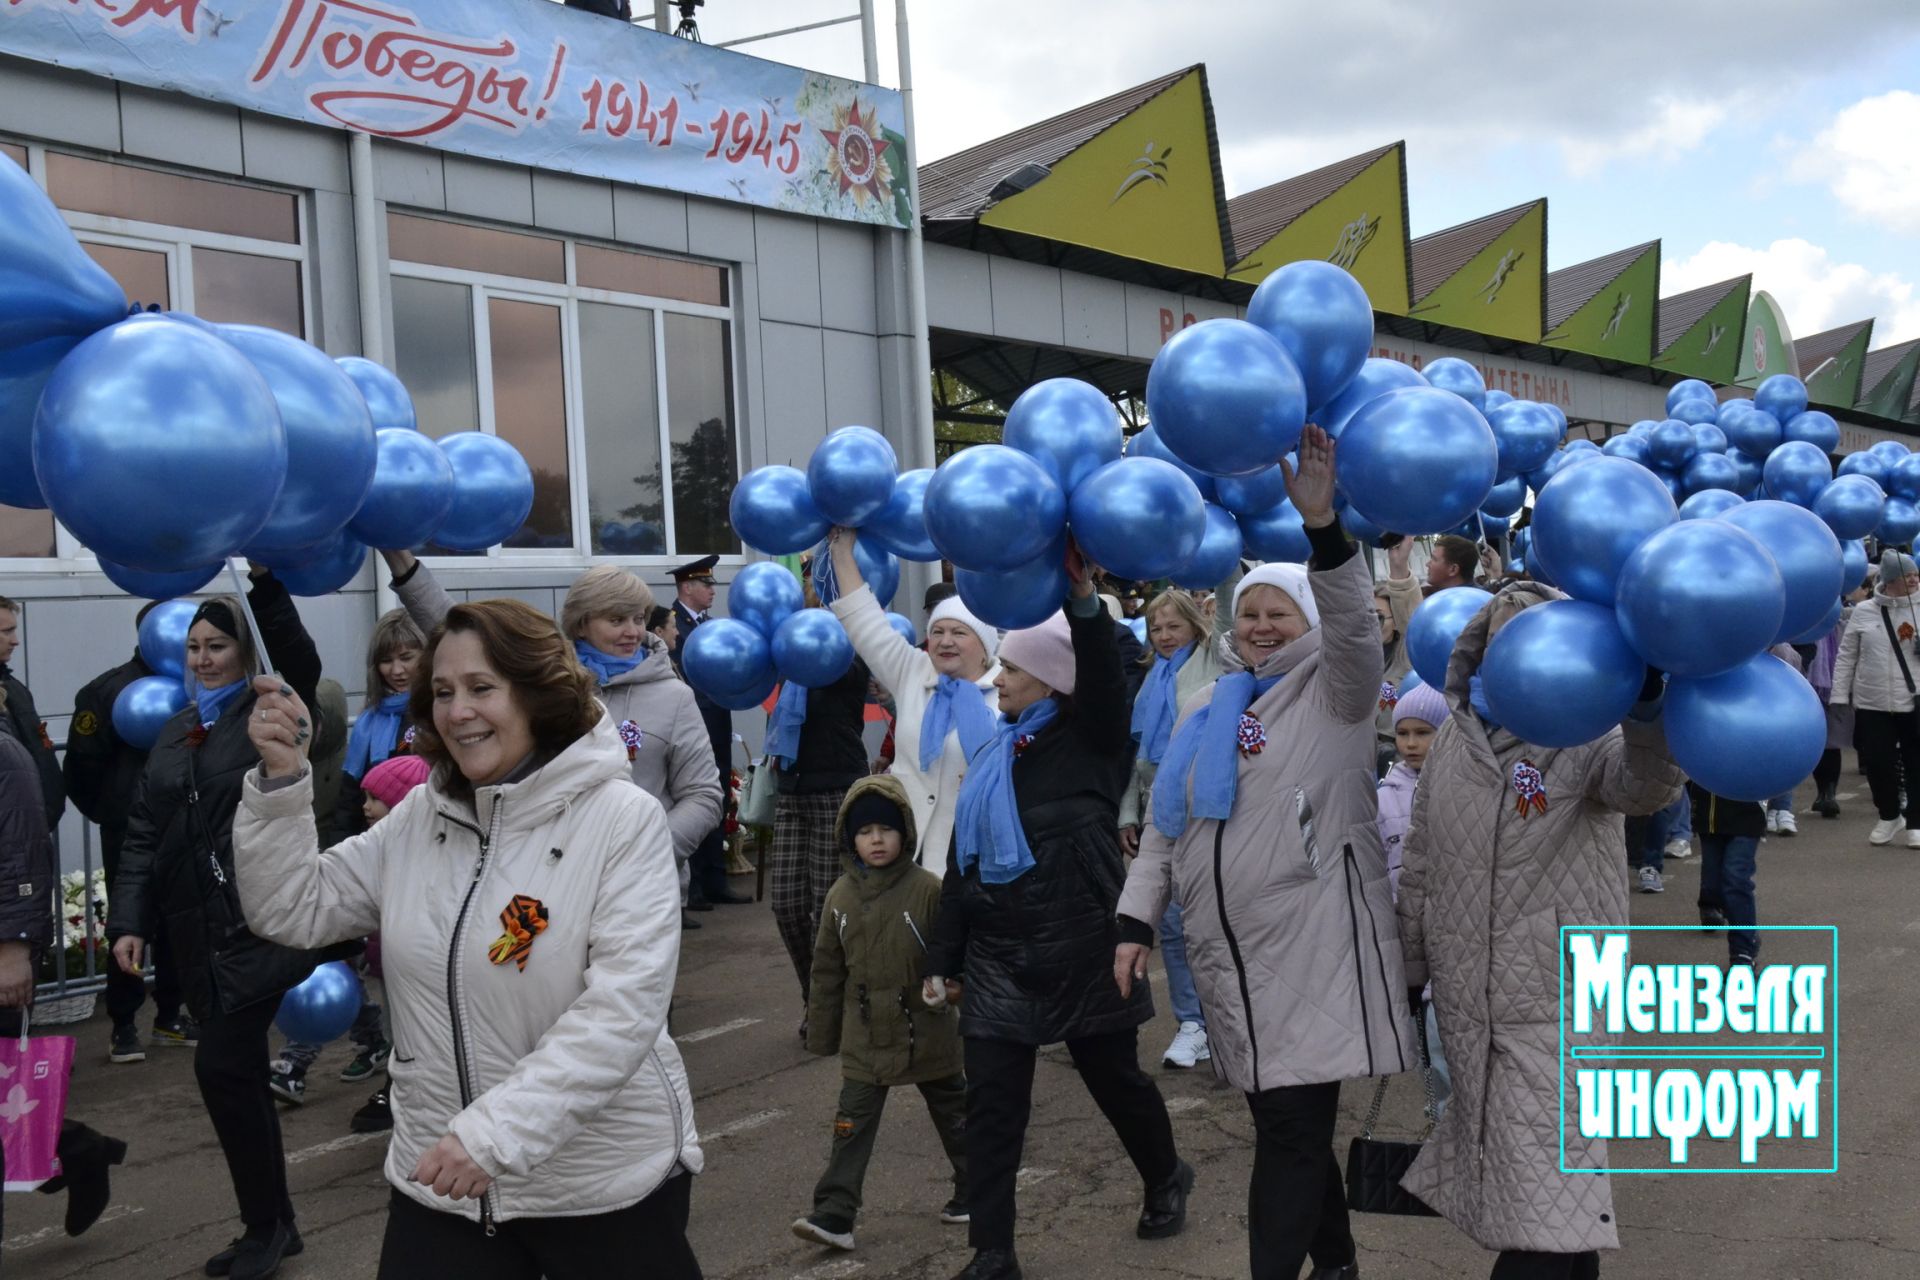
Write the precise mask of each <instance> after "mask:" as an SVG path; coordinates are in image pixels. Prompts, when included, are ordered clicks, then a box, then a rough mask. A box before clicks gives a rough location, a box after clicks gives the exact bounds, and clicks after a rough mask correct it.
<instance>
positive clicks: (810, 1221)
mask: <svg viewBox="0 0 1920 1280" xmlns="http://www.w3.org/2000/svg"><path fill="white" fill-rule="evenodd" d="M839 1225H840V1224H839V1223H836V1222H827V1221H824V1220H822V1219H820V1218H817V1217H815V1216H814V1215H812V1214H808V1215H807V1216H806V1217H804V1218H795V1219H794V1220H793V1234H795V1235H796V1236H799V1237H800V1238H801V1239H802V1240H811V1241H813V1242H814V1243H815V1244H824V1245H827V1246H829V1247H831V1248H834V1249H852V1248H853V1228H852V1227H851V1226H849V1227H848V1228H847V1229H846V1230H845V1231H842V1230H840V1229H839Z"/></svg>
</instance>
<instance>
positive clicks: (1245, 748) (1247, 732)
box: [1239, 711, 1267, 756]
mask: <svg viewBox="0 0 1920 1280" xmlns="http://www.w3.org/2000/svg"><path fill="white" fill-rule="evenodd" d="M1239 737H1240V754H1241V755H1244V756H1257V755H1259V754H1260V753H1261V752H1262V751H1264V750H1266V748H1267V726H1265V725H1263V724H1261V723H1260V720H1259V717H1257V716H1255V715H1254V714H1253V712H1251V711H1243V712H1241V713H1240V733H1239Z"/></svg>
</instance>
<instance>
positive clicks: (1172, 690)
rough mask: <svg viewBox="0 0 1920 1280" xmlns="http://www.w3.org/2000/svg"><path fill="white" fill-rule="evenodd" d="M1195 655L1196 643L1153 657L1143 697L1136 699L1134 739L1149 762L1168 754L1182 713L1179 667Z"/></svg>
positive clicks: (1141, 692)
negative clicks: (1194, 646)
mask: <svg viewBox="0 0 1920 1280" xmlns="http://www.w3.org/2000/svg"><path fill="white" fill-rule="evenodd" d="M1192 656H1193V646H1192V645H1186V646H1184V647H1182V648H1181V649H1180V650H1179V651H1178V652H1176V653H1175V654H1174V655H1173V656H1172V657H1171V658H1156V659H1154V663H1153V670H1151V671H1149V672H1148V673H1147V680H1146V683H1145V684H1143V685H1141V686H1140V696H1139V697H1137V698H1135V699H1134V700H1133V740H1134V741H1135V742H1137V743H1139V744H1140V758H1141V759H1142V760H1145V761H1146V762H1147V763H1148V764H1159V763H1160V759H1161V757H1163V756H1165V755H1166V754H1167V743H1169V742H1170V741H1172V739H1173V722H1174V721H1175V720H1176V719H1177V718H1179V715H1180V700H1179V698H1178V696H1177V694H1178V692H1179V690H1178V688H1177V686H1178V685H1179V683H1180V669H1181V668H1182V667H1184V666H1186V665H1187V659H1188V658H1191V657H1192Z"/></svg>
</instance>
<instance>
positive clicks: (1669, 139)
mask: <svg viewBox="0 0 1920 1280" xmlns="http://www.w3.org/2000/svg"><path fill="white" fill-rule="evenodd" d="M1650 105H1651V106H1652V108H1653V110H1654V111H1655V112H1656V114H1655V115H1654V117H1653V118H1652V119H1651V120H1648V121H1647V122H1646V123H1644V124H1642V125H1640V126H1639V127H1637V128H1633V129H1629V130H1627V131H1626V132H1624V133H1621V134H1619V135H1618V136H1616V137H1611V138H1605V137H1576V138H1569V139H1567V140H1566V141H1564V142H1562V143H1561V144H1560V151H1561V154H1562V155H1564V156H1565V157H1566V161H1567V169H1568V170H1569V171H1570V172H1571V173H1573V175H1574V176H1575V177H1582V178H1584V177H1588V176H1590V175H1592V174H1593V173H1595V172H1596V171H1598V170H1600V169H1603V168H1605V167H1606V166H1607V165H1608V164H1610V163H1612V162H1614V161H1616V160H1638V159H1643V158H1645V157H1648V156H1657V157H1658V158H1660V159H1662V160H1675V159H1678V158H1679V157H1680V156H1682V155H1684V154H1685V153H1686V152H1689V151H1692V150H1693V149H1694V148H1696V147H1698V146H1699V145H1700V144H1701V143H1703V142H1705V141H1706V140H1707V137H1708V135H1710V134H1711V133H1712V132H1713V131H1714V130H1715V129H1717V128H1719V127H1720V125H1721V123H1722V122H1723V121H1725V120H1726V118H1727V116H1728V114H1729V112H1728V107H1727V103H1726V102H1724V101H1721V102H1691V101H1686V100H1683V99H1676V98H1664V99H1661V100H1659V101H1657V102H1654V103H1652V104H1650Z"/></svg>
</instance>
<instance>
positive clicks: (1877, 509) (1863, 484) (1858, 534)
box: [1813, 476, 1887, 540]
mask: <svg viewBox="0 0 1920 1280" xmlns="http://www.w3.org/2000/svg"><path fill="white" fill-rule="evenodd" d="M1813 514H1815V515H1817V516H1819V517H1820V518H1821V519H1822V520H1825V521H1826V522H1827V527H1828V528H1829V529H1832V530H1833V536H1834V537H1836V538H1840V539H1843V540H1844V539H1849V538H1864V537H1866V536H1867V535H1868V534H1870V533H1872V532H1873V531H1874V530H1875V529H1878V528H1879V527H1880V521H1881V520H1882V519H1883V518H1884V517H1885V516H1886V514H1887V495H1886V494H1884V493H1882V492H1881V491H1880V486H1879V485H1877V484H1875V483H1874V482H1873V481H1871V480H1869V479H1867V477H1865V476H1841V477H1840V478H1838V479H1837V480H1835V481H1834V482H1833V483H1832V484H1830V485H1828V486H1827V487H1826V488H1824V489H1822V490H1821V491H1820V496H1819V497H1817V498H1815V499H1814V500H1813Z"/></svg>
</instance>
